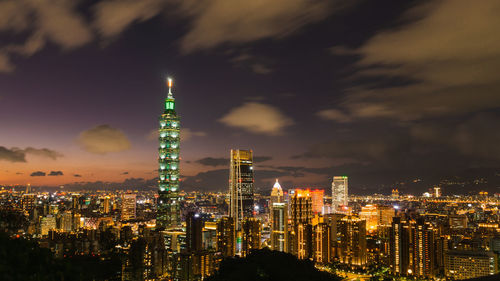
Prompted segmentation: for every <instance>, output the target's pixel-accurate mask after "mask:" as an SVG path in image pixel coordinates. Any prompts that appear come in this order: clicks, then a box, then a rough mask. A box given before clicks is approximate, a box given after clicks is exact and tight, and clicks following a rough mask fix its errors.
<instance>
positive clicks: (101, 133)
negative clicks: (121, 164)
mask: <svg viewBox="0 0 500 281" xmlns="http://www.w3.org/2000/svg"><path fill="white" fill-rule="evenodd" d="M77 142H78V144H79V145H80V147H81V148H82V149H83V150H85V151H88V152H91V153H95V154H106V153H110V152H120V151H124V150H128V149H130V147H131V144H130V141H129V140H128V138H127V136H126V135H125V134H124V133H123V132H122V131H121V130H119V129H115V128H112V127H111V126H109V125H99V126H96V127H94V128H92V129H89V130H86V131H83V132H81V133H80V135H79V136H78V139H77Z"/></svg>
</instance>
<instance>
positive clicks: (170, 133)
mask: <svg viewBox="0 0 500 281" xmlns="http://www.w3.org/2000/svg"><path fill="white" fill-rule="evenodd" d="M167 86H168V95H167V97H166V98H165V111H164V112H163V114H162V115H161V116H160V128H159V130H158V131H159V143H160V147H159V148H158V154H159V157H158V195H159V196H158V204H157V206H158V208H157V216H156V225H157V227H158V228H160V229H165V228H167V229H168V228H175V227H178V226H180V223H181V220H180V218H181V217H180V209H179V205H180V204H179V203H180V202H179V176H180V173H179V152H180V151H179V146H180V118H179V116H177V112H176V111H175V99H174V97H173V95H172V79H171V78H168V79H167Z"/></svg>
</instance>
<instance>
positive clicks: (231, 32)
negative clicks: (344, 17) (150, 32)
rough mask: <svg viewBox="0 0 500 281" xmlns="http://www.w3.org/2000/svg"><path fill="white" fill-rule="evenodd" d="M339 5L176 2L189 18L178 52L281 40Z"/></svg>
mask: <svg viewBox="0 0 500 281" xmlns="http://www.w3.org/2000/svg"><path fill="white" fill-rule="evenodd" d="M339 2H340V1H309V0H275V1H265V0H255V1H245V0H235V1H225V0H213V1H201V2H200V1H196V0H188V1H186V0H184V1H180V9H181V11H183V12H184V13H185V14H186V15H187V16H189V17H190V18H191V27H190V29H189V31H188V32H187V34H186V35H185V36H184V37H183V38H182V39H181V48H182V50H183V51H184V52H186V53H189V52H193V51H196V50H202V49H209V48H213V47H216V46H218V45H222V44H243V43H247V42H252V41H256V40H260V39H265V38H273V39H276V38H280V37H285V36H288V35H290V34H292V33H294V32H295V31H297V30H298V29H300V28H301V27H303V26H304V25H307V24H309V23H314V22H317V21H320V20H322V19H324V18H326V17H327V16H328V15H330V14H331V13H332V12H333V11H335V10H336V9H338V8H340V7H341V4H340V3H339Z"/></svg>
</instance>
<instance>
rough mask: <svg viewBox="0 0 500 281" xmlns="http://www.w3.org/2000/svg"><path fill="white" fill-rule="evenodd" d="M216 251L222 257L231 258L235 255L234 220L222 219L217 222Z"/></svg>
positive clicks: (229, 218)
mask: <svg viewBox="0 0 500 281" xmlns="http://www.w3.org/2000/svg"><path fill="white" fill-rule="evenodd" d="M216 231H217V234H216V235H217V251H218V252H221V253H222V256H224V257H233V256H234V255H235V253H236V235H235V231H234V219H233V218H231V217H223V218H221V219H220V220H219V221H217V230H216Z"/></svg>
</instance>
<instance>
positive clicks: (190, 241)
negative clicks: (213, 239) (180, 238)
mask: <svg viewBox="0 0 500 281" xmlns="http://www.w3.org/2000/svg"><path fill="white" fill-rule="evenodd" d="M203 225H204V223H203V220H202V218H201V217H200V215H199V214H197V213H194V212H190V213H188V215H187V216H186V248H187V250H188V251H189V252H200V251H201V250H203V247H202V245H203V241H202V238H203Z"/></svg>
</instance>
